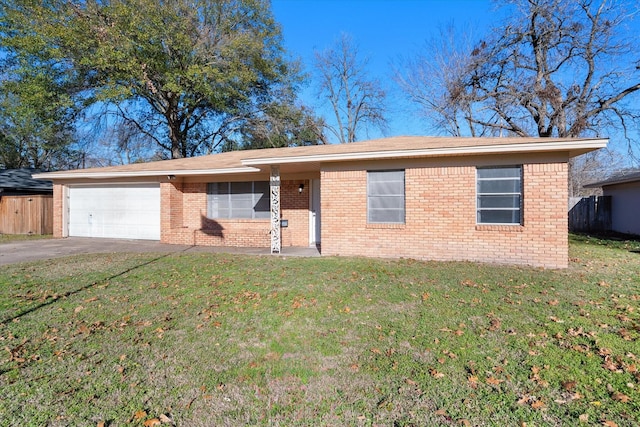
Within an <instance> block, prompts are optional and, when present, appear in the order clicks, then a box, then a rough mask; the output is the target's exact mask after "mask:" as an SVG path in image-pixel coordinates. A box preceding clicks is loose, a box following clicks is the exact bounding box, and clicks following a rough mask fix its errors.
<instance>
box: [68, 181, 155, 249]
mask: <svg viewBox="0 0 640 427" xmlns="http://www.w3.org/2000/svg"><path fill="white" fill-rule="evenodd" d="M68 218H69V236H77V237H110V238H120V239H146V240H160V185H159V184H110V185H88V186H74V187H70V188H69V216H68Z"/></svg>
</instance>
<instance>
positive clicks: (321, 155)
mask: <svg viewBox="0 0 640 427" xmlns="http://www.w3.org/2000/svg"><path fill="white" fill-rule="evenodd" d="M607 142H608V141H607V140H606V139H569V138H520V137H518V138H451V137H421V136H398V137H392V138H382V139H375V140H370V141H363V142H356V143H351V144H333V145H312V146H304V147H285V148H269V149H261V150H243V151H232V152H226V153H220V154H212V155H208V156H200V157H191V158H184V159H174V160H163V161H157V162H149V163H136V164H130V165H123V166H112V167H104V168H92V169H81V170H74V171H61V172H53V173H47V174H43V175H40V177H46V178H47V179H56V178H75V177H78V178H80V177H91V176H93V177H101V178H104V177H108V176H110V175H112V176H124V175H129V176H151V175H153V174H156V175H160V174H168V173H171V174H176V175H179V174H180V175H182V174H191V175H194V174H204V173H239V172H252V171H254V172H255V171H259V170H266V169H267V168H268V165H270V164H281V163H286V164H293V163H297V164H307V165H308V166H309V167H311V166H312V165H315V168H317V167H318V166H317V165H318V164H319V163H320V162H336V161H349V160H351V161H352V160H363V159H373V158H375V159H390V158H411V157H433V156H452V155H468V154H492V153H493V154H498V153H512V152H530V151H531V152H534V151H537V152H544V151H568V152H570V155H578V154H582V153H585V152H589V151H592V150H595V149H598V148H601V147H604V146H606V144H607Z"/></svg>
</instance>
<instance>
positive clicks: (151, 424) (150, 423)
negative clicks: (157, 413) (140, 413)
mask: <svg viewBox="0 0 640 427" xmlns="http://www.w3.org/2000/svg"><path fill="white" fill-rule="evenodd" d="M160 424H162V423H161V422H160V420H159V419H157V418H152V419H150V420H147V421H145V422H144V427H155V426H159V425H160Z"/></svg>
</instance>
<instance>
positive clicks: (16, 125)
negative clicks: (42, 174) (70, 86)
mask: <svg viewBox="0 0 640 427" xmlns="http://www.w3.org/2000/svg"><path fill="white" fill-rule="evenodd" d="M48 71H49V70H45V69H42V68H40V67H34V66H25V67H23V68H22V73H21V74H20V75H17V76H16V75H14V76H6V77H7V79H6V80H4V81H3V82H2V83H0V167H4V168H21V167H33V168H37V169H51V168H60V167H66V166H67V165H69V163H70V162H73V160H74V158H75V157H77V153H76V152H74V151H73V150H72V148H71V146H72V144H73V143H74V135H75V132H74V129H73V127H72V126H71V123H72V120H73V119H72V117H73V115H74V114H75V112H76V109H75V108H74V105H73V103H72V101H71V100H70V98H69V96H67V94H66V89H65V88H64V87H61V86H60V85H59V82H58V81H57V79H56V77H55V75H52V74H51V73H49V72H48Z"/></svg>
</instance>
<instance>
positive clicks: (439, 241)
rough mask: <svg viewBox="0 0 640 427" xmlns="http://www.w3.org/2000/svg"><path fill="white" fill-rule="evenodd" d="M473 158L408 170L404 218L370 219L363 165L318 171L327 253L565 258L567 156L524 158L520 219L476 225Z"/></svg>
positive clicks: (563, 263) (560, 261) (548, 263)
mask: <svg viewBox="0 0 640 427" xmlns="http://www.w3.org/2000/svg"><path fill="white" fill-rule="evenodd" d="M475 174H476V168H475V166H469V165H465V166H448V167H419V168H418V167H414V168H407V169H406V170H405V193H406V196H405V197H406V200H405V209H406V210H405V215H406V220H405V223H404V224H389V225H388V224H367V189H366V188H367V173H366V170H354V171H339V170H338V171H329V170H325V171H323V172H322V174H321V186H322V209H321V211H322V254H323V255H356V256H357V255H365V256H375V257H385V258H386V257H389V258H398V257H407V258H416V259H430V260H471V261H482V262H491V263H510V264H528V265H534V266H543V267H550V268H564V267H567V264H568V240H567V196H568V193H567V179H568V174H567V164H566V163H551V164H524V165H523V179H524V181H523V185H524V195H523V200H524V213H523V214H524V216H523V225H522V226H520V225H515V226H487V225H476V184H475V182H476V175H475Z"/></svg>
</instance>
